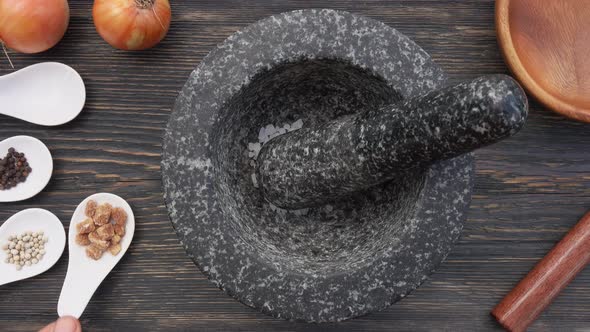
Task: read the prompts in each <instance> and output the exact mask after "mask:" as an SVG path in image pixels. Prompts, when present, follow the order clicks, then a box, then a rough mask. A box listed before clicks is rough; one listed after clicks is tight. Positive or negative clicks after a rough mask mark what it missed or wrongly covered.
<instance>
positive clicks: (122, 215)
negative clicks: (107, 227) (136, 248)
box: [111, 207, 127, 226]
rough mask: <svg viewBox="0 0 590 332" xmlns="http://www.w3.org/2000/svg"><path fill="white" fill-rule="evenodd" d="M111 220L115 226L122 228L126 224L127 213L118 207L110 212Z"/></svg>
mask: <svg viewBox="0 0 590 332" xmlns="http://www.w3.org/2000/svg"><path fill="white" fill-rule="evenodd" d="M111 218H112V219H113V221H114V222H115V224H117V225H121V226H124V225H125V223H126V222H127V212H125V210H124V209H122V208H120V207H116V208H114V209H113V211H112V212H111Z"/></svg>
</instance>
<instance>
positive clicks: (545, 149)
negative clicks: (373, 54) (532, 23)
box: [0, 0, 590, 331]
mask: <svg viewBox="0 0 590 332" xmlns="http://www.w3.org/2000/svg"><path fill="white" fill-rule="evenodd" d="M91 5H92V4H91V1H90V0H70V7H71V11H72V18H71V22H70V27H69V29H68V32H67V33H66V36H65V38H64V40H62V42H61V43H60V44H58V46H57V47H56V48H54V49H52V50H50V51H48V52H45V53H42V54H39V55H18V54H14V53H11V56H12V59H13V62H14V63H15V65H16V66H17V67H18V68H22V67H25V66H27V65H30V64H33V63H37V62H40V61H61V62H64V63H66V64H68V65H71V66H72V67H74V68H75V69H76V70H78V71H79V72H80V74H81V75H82V77H83V78H84V79H85V81H86V84H87V92H88V100H87V104H86V108H85V110H84V111H83V112H82V114H81V115H80V117H79V118H78V119H76V120H75V121H74V122H72V123H70V124H67V125H65V126H62V127H58V128H42V127H37V126H33V125H29V124H26V123H23V122H20V121H17V120H14V119H10V118H7V117H0V124H1V126H0V139H4V138H6V137H10V136H13V135H17V134H27V135H32V136H35V137H38V138H39V139H41V140H43V141H44V142H45V143H46V144H47V145H48V147H49V149H50V150H51V151H52V153H53V156H54V158H55V165H54V166H55V173H54V176H53V179H52V181H51V182H50V184H49V186H48V187H47V188H46V189H45V190H44V191H43V192H42V193H41V194H40V195H38V196H36V197H35V198H33V199H30V200H28V201H25V202H21V203H16V204H2V205H0V222H1V221H4V220H6V219H7V218H8V217H9V216H11V215H12V214H14V213H15V212H17V211H19V210H22V209H24V208H28V207H42V208H46V209H49V210H51V211H52V212H54V213H55V214H56V215H57V216H58V217H59V218H60V219H61V220H62V221H63V222H64V224H65V226H66V227H67V226H68V224H69V219H70V217H71V215H72V213H73V211H74V209H75V207H76V205H77V204H78V203H79V202H80V201H82V199H83V198H85V197H86V196H88V195H90V194H93V193H95V192H102V191H107V192H113V193H115V194H118V195H121V196H122V197H124V198H126V199H127V200H128V201H129V203H130V204H131V205H132V207H133V209H134V211H135V214H136V223H137V226H136V227H137V229H136V235H135V239H134V243H133V245H132V246H131V248H130V249H129V251H128V253H127V255H126V256H125V257H124V258H123V259H122V261H121V262H120V263H119V265H118V266H117V267H116V268H115V270H114V271H113V272H112V273H111V275H110V276H109V277H108V278H107V279H106V281H105V283H104V284H103V285H102V286H101V287H100V288H99V289H98V291H97V292H96V294H95V296H94V298H93V300H92V301H91V302H90V305H89V306H88V308H87V310H86V312H85V314H84V315H83V316H82V324H83V326H84V327H85V328H86V330H87V331H111V330H112V331H146V330H148V331H152V330H195V331H303V330H310V331H391V330H400V331H431V330H447V331H486V330H500V326H499V325H498V324H497V323H495V321H494V319H493V318H492V317H491V316H490V315H489V311H490V310H491V309H492V308H493V306H494V305H495V304H496V303H498V302H499V301H500V299H501V298H502V297H503V296H504V295H506V294H507V293H508V292H509V290H510V289H511V288H512V287H514V285H516V283H517V282H518V281H519V280H520V279H521V278H522V277H523V276H524V275H525V274H526V273H527V272H528V271H529V270H530V269H531V268H532V267H533V266H534V265H535V264H536V262H537V261H538V260H539V259H541V258H542V257H543V256H544V255H545V254H546V253H547V252H548V251H549V250H550V249H551V247H553V245H554V244H555V243H556V242H557V241H558V240H559V239H560V238H562V237H563V235H564V234H565V233H566V232H567V230H568V229H570V228H571V227H572V226H573V225H574V224H575V223H576V221H577V220H579V219H580V217H581V216H582V215H583V213H584V212H585V211H586V210H587V209H588V208H590V149H589V148H588V147H589V146H590V130H589V129H590V125H588V124H583V123H576V122H573V121H569V120H567V119H565V118H563V117H561V116H559V115H555V114H554V113H552V112H549V111H548V110H546V109H545V108H543V107H541V106H539V105H538V104H537V103H536V102H534V101H532V102H531V112H530V117H529V121H528V124H527V126H526V127H525V129H524V130H523V131H521V132H520V133H519V134H518V135H516V136H515V137H514V138H511V139H509V140H507V141H504V142H501V143H499V144H496V145H493V146H490V147H487V148H485V149H483V150H480V151H478V153H477V165H476V167H477V180H476V187H475V192H474V198H473V203H472V205H471V210H470V212H469V219H468V221H467V223H466V225H465V229H464V232H463V235H462V237H461V239H460V240H459V243H458V244H457V245H456V246H455V248H454V249H453V251H452V252H451V254H450V255H449V257H448V259H447V261H446V262H445V263H444V264H443V265H442V266H441V267H440V269H439V270H438V272H437V273H435V274H434V275H432V277H431V278H430V280H428V281H427V282H426V283H425V284H424V285H423V286H421V287H420V288H419V289H418V290H416V291H414V292H413V293H412V294H411V295H410V296H409V297H408V298H406V299H404V300H402V301H401V302H399V303H397V304H395V305H394V306H392V307H391V308H389V309H387V310H385V311H383V312H378V313H374V314H371V315H368V316H365V317H361V318H358V319H354V320H352V321H348V322H343V323H340V324H329V325H313V324H305V323H296V322H286V321H282V320H276V319H273V318H271V317H267V316H266V315H263V314H261V313H257V312H256V311H254V310H253V309H250V308H247V307H245V306H244V305H242V304H240V303H239V302H237V301H235V300H234V299H232V298H230V297H228V296H227V295H225V294H224V293H223V292H221V291H220V290H218V289H217V288H215V287H214V286H212V284H211V283H209V282H208V281H207V280H206V278H205V277H204V276H203V275H202V274H201V273H200V272H199V271H198V269H197V268H196V267H195V266H194V264H193V263H192V262H191V261H190V260H189V259H188V258H187V256H186V255H185V252H184V250H183V248H182V246H181V245H180V243H179V241H178V239H177V237H176V235H175V233H174V230H173V229H172V226H171V224H170V222H169V220H168V217H167V212H166V208H165V206H164V201H163V198H162V189H161V180H160V166H159V163H160V153H161V137H162V133H163V129H164V126H165V124H166V121H167V118H168V115H169V114H170V109H171V106H172V104H173V103H174V100H175V98H176V96H177V94H178V91H179V90H180V88H181V87H182V85H183V84H184V82H185V80H186V79H187V78H188V75H189V73H190V72H191V71H192V70H193V68H194V67H195V66H196V65H197V64H198V63H199V61H200V60H201V59H202V58H203V57H204V56H205V55H206V54H207V52H208V51H209V50H211V49H212V48H213V47H214V46H215V45H216V44H217V43H220V42H222V41H223V40H224V39H225V38H226V37H228V36H229V35H230V34H231V33H233V32H235V31H236V30H238V29H240V28H242V27H244V26H246V25H248V24H250V23H253V22H255V21H256V20H258V19H261V18H264V17H266V16H268V15H271V14H276V13H280V12H283V11H288V10H293V9H303V8H310V7H316V8H318V7H326V8H334V9H342V10H348V11H351V12H353V13H357V14H361V15H366V16H369V17H372V18H375V19H378V20H381V21H383V22H385V23H386V24H388V25H390V26H392V27H394V28H397V29H398V30H400V31H401V32H403V33H405V34H406V35H408V36H409V37H410V38H412V39H414V40H415V41H416V42H417V43H418V44H419V45H421V46H422V47H423V48H424V49H425V50H426V51H428V52H429V53H430V54H431V55H432V56H433V58H434V60H435V61H436V62H437V63H439V64H440V65H441V66H442V67H443V68H444V69H445V70H446V71H447V73H448V74H449V76H450V78H451V83H457V82H459V81H461V80H466V79H472V78H475V77H477V76H479V75H483V74H493V73H507V72H508V69H507V67H506V66H505V65H504V63H503V60H502V57H501V54H500V51H499V49H498V47H497V43H496V37H495V32H494V2H493V1H482V0H470V1H449V0H446V1H440V0H422V1H419V0H415V1H383V0H364V1H356V0H338V1H336V0H334V1H328V0H321V1H304V0H292V1H275V0H257V1H241V0H211V1H188V0H186V1H180V0H178V1H172V10H173V19H172V26H171V29H170V33H169V35H168V37H167V38H166V39H165V40H164V41H163V43H162V44H160V45H159V46H158V47H156V48H154V49H152V50H148V51H144V52H136V53H126V52H122V51H117V50H114V49H112V48H111V47H110V46H108V45H107V44H106V43H105V42H103V41H102V40H101V39H100V37H99V36H98V34H97V33H96V31H95V30H94V27H93V24H92V18H91ZM9 72H11V69H10V68H9V65H8V63H7V62H6V61H3V60H2V59H0V75H2V74H6V73H9ZM0 107H2V106H1V105H0ZM66 266H67V256H64V257H63V258H62V259H61V260H60V261H59V262H58V264H57V265H56V266H55V267H53V268H52V269H51V270H49V271H48V272H47V273H45V274H43V275H40V276H38V277H36V278H34V279H30V280H27V281H23V282H20V283H16V284H12V285H7V286H4V287H2V288H0V330H1V331H32V330H35V329H37V328H39V327H41V326H42V325H44V324H46V323H48V322H49V321H51V320H53V319H55V317H56V307H57V299H58V297H59V293H60V290H61V285H62V283H63V279H64V276H65V272H66ZM588 312H590V270H588V269H586V270H584V271H582V273H580V275H579V276H578V277H577V278H576V279H575V280H574V281H573V282H572V283H571V284H570V286H569V287H568V288H566V290H565V291H564V292H563V293H562V294H561V295H560V296H559V297H558V298H557V299H556V301H555V302H554V303H553V304H552V305H551V306H550V307H549V308H548V309H547V310H546V311H545V312H544V313H543V314H542V315H541V316H540V317H539V319H538V320H537V321H536V322H535V323H534V324H533V325H532V328H531V330H532V331H550V330H560V331H571V330H574V329H578V330H583V329H584V328H589V327H590V316H589V315H588Z"/></svg>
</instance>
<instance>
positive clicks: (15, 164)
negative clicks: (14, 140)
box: [0, 148, 32, 190]
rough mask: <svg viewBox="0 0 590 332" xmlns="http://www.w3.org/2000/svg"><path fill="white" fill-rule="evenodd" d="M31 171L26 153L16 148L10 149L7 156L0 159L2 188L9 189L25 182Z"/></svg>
mask: <svg viewBox="0 0 590 332" xmlns="http://www.w3.org/2000/svg"><path fill="white" fill-rule="evenodd" d="M31 172H32V168H31V167H30V166H29V162H28V161H27V158H26V157H25V154H24V153H22V152H17V151H16V149H14V148H10V149H8V153H7V154H6V157H4V158H1V159H0V190H8V189H11V188H13V187H16V185H17V184H19V183H21V182H25V181H26V180H27V177H28V176H29V174H30V173H31Z"/></svg>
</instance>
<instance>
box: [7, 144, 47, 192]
mask: <svg viewBox="0 0 590 332" xmlns="http://www.w3.org/2000/svg"><path fill="white" fill-rule="evenodd" d="M11 147H13V148H15V149H16V151H18V152H22V153H24V154H25V157H26V158H27V161H28V162H29V165H30V167H31V168H32V169H33V171H32V172H31V174H29V176H28V177H27V180H26V181H25V182H21V183H19V184H18V185H17V186H16V187H13V188H10V189H8V190H0V203H1V202H17V201H22V200H25V199H28V198H31V197H33V196H35V195H37V194H38V193H39V192H41V191H42V190H43V189H44V188H45V186H47V183H49V180H50V179H51V174H52V173H53V158H52V157H51V152H49V149H48V148H47V146H45V144H43V142H41V141H40V140H38V139H36V138H34V137H30V136H14V137H11V138H7V139H5V140H3V141H2V142H0V158H4V157H5V156H6V153H8V149H9V148H11Z"/></svg>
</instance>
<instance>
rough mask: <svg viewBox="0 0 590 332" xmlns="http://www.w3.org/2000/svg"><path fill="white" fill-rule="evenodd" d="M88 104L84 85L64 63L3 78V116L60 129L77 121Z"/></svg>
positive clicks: (42, 65)
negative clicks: (65, 124) (62, 125)
mask: <svg viewBox="0 0 590 332" xmlns="http://www.w3.org/2000/svg"><path fill="white" fill-rule="evenodd" d="M85 102H86V88H85V87H84V81H82V78H81V77H80V75H79V74H78V72H76V71H75V70H74V69H72V68H71V67H69V66H66V65H64V64H62V63H57V62H44V63H38V64H35V65H32V66H29V67H26V68H23V69H21V70H19V71H16V72H14V73H10V74H8V75H4V76H1V77H0V114H5V115H8V116H11V117H14V118H17V119H21V120H24V121H28V122H31V123H34V124H38V125H42V126H57V125H61V124H64V123H66V122H70V121H72V120H73V119H74V118H75V117H77V116H78V114H80V112H81V111H82V108H83V107H84V103H85Z"/></svg>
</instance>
